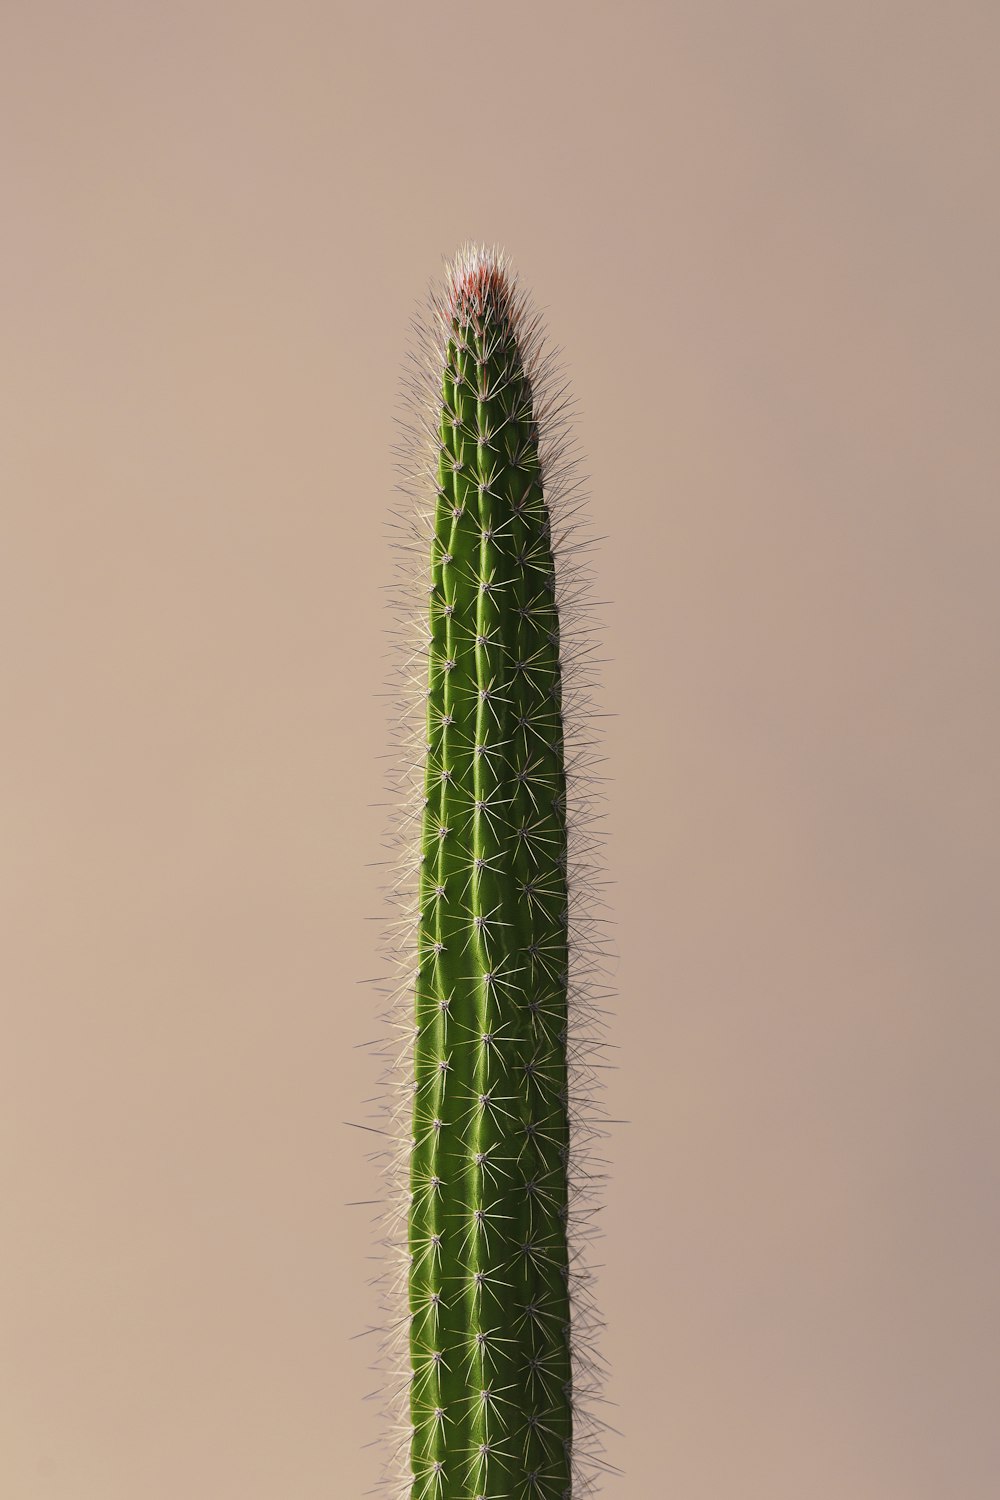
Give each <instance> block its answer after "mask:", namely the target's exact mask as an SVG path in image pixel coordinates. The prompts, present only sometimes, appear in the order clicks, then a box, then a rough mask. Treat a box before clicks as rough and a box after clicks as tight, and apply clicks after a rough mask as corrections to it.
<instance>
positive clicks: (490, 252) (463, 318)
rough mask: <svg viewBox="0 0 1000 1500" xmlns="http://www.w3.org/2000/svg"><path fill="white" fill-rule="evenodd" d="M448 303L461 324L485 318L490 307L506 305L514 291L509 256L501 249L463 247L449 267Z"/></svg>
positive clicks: (473, 245)
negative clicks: (484, 315) (512, 290)
mask: <svg viewBox="0 0 1000 1500" xmlns="http://www.w3.org/2000/svg"><path fill="white" fill-rule="evenodd" d="M447 286H448V304H449V312H450V313H451V316H452V318H457V319H458V320H459V321H460V322H462V323H464V322H467V321H468V320H469V319H476V318H481V317H482V316H483V314H484V312H485V311H486V309H487V308H488V307H489V306H492V307H494V308H496V307H498V306H499V305H502V304H503V303H505V302H506V301H507V300H508V298H509V295H510V292H511V289H512V277H511V273H510V266H509V262H508V259H507V256H506V254H505V253H504V251H503V250H501V249H500V248H499V247H497V246H492V247H487V246H486V245H477V244H472V243H470V244H467V245H463V246H462V249H461V250H460V251H459V253H458V255H457V256H456V257H455V259H454V261H452V263H451V264H450V265H449V267H448V276H447Z"/></svg>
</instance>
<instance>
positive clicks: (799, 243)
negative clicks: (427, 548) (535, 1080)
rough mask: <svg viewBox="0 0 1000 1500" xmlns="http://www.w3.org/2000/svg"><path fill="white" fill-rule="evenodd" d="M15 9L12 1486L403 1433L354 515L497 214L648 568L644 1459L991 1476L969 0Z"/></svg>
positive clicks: (8, 416)
mask: <svg viewBox="0 0 1000 1500" xmlns="http://www.w3.org/2000/svg"><path fill="white" fill-rule="evenodd" d="M0 32H2V43H3V45H2V52H3V55H4V60H3V64H2V69H3V80H2V90H0V94H2V106H0V107H2V112H3V120H2V126H0V151H2V156H3V168H2V193H3V208H4V221H5V223H4V229H3V234H2V241H0V244H2V249H0V256H2V263H3V299H4V303H3V317H2V347H3V359H2V365H3V381H4V390H3V394H2V404H0V420H2V424H3V429H4V431H3V440H2V445H0V451H2V455H3V456H2V460H0V463H2V468H3V482H2V494H3V499H2V507H3V527H2V530H3V543H2V549H0V550H2V564H0V567H2V571H3V579H2V587H0V597H2V609H3V623H2V627H0V642H2V645H0V665H2V724H3V732H2V747H3V748H2V761H3V767H4V770H3V790H2V819H3V824H2V845H0V848H2V853H0V875H2V887H3V890H2V899H3V935H2V944H0V967H2V981H3V983H2V994H3V1000H2V1005H3V1022H2V1038H3V1042H2V1055H0V1122H2V1123H0V1171H2V1181H0V1245H2V1249H0V1261H2V1272H0V1493H2V1495H3V1496H4V1497H8V1496H9V1497H10V1500H279V1497H280V1500H289V1497H294V1500H319V1497H340V1496H342V1495H345V1496H346V1495H360V1494H361V1493H362V1492H363V1491H364V1490H365V1489H367V1488H368V1487H369V1486H370V1484H371V1483H372V1482H373V1480H374V1478H375V1475H376V1458H375V1453H374V1451H373V1450H371V1449H366V1448H365V1447H363V1444H364V1443H366V1442H367V1441H369V1440H370V1439H371V1438H372V1437H373V1436H374V1433H375V1428H374V1422H373V1410H372V1406H371V1404H369V1405H365V1404H364V1403H363V1402H362V1399H361V1397H362V1394H363V1392H364V1391H365V1390H366V1389H367V1388H368V1386H369V1383H370V1381H369V1376H368V1373H367V1368H366V1359H367V1352H368V1351H367V1348H366V1343H365V1341H364V1340H361V1341H358V1342H353V1343H352V1342H349V1341H348V1339H349V1335H350V1334H352V1333H353V1332H355V1331H356V1330H357V1329H358V1327H359V1326H363V1325H364V1323H365V1321H366V1320H367V1318H369V1317H370V1316H371V1315H372V1310H373V1309H372V1302H371V1299H370V1297H369V1293H368V1291H367V1288H366V1285H365V1277H366V1276H367V1275H368V1273H369V1271H370V1269H371V1267H370V1262H369V1261H368V1260H367V1259H366V1257H367V1256H368V1254H369V1252H370V1248H371V1242H370V1231H369V1226H368V1223H367V1220H366V1218H365V1214H366V1212H367V1211H366V1210H364V1209H353V1210H347V1209H345V1208H344V1207H343V1204H344V1202H345V1200H350V1199H357V1198H365V1197H370V1196H371V1195H372V1190H373V1187H374V1180H373V1177H372V1173H371V1170H370V1168H369V1166H368V1164H367V1162H366V1160H365V1155H364V1152H365V1147H366V1144H367V1143H366V1139H365V1138H364V1137H363V1136H361V1135H359V1134H358V1133H357V1132H354V1131H351V1130H350V1129H349V1128H347V1127H345V1126H343V1125H342V1121H344V1120H345V1119H351V1118H358V1117H359V1116H360V1115H363V1112H364V1109H365V1104H364V1099H365V1097H366V1095H367V1094H368V1093H369V1092H370V1091H371V1084H372V1074H371V1072H370V1071H367V1069H368V1064H367V1063H366V1060H365V1054H364V1053H363V1052H358V1051H356V1050H354V1049H355V1047H356V1045H357V1044H358V1043H360V1042H362V1041H364V1040H365V1039H366V1037H368V1036H369V1035H370V1034H371V1032H372V1029H373V1022H372V1012H373V1008H374V997H373V995H372V993H371V990H370V989H369V988H367V987H365V986H363V985H360V984H359V983H358V981H359V980H360V979H363V978H364V977H366V976H368V975H370V974H373V973H375V972H377V969H378V959H377V954H376V928H375V927H374V926H373V925H372V924H371V923H370V922H366V920H365V919H366V917H369V916H372V915H377V914H378V912H379V910H380V907H379V902H378V897H377V889H376V881H377V872H376V871H375V870H373V869H372V868H369V867H368V862H369V861H372V860H374V859H377V858H379V857H380V852H381V851H380V845H379V836H380V831H381V828H382V819H383V813H382V811H381V810H380V809H379V808H377V807H373V806H371V804H373V803H376V802H377V801H378V800H379V798H380V796H381V779H380V778H381V769H380V763H379V761H378V757H379V755H380V754H381V753H382V752H383V751H384V749H385V742H386V731H385V722H384V718H383V707H382V704H381V702H380V701H379V700H378V699H377V698H376V697H375V692H376V689H377V679H378V677H379V676H380V674H381V673H382V671H383V668H384V662H383V655H382V653H383V643H382V641H381V638H380V636H379V629H380V626H381V624H382V623H383V619H384V617H383V596H382V593H381V588H382V585H383V583H384V582H385V581H386V579H387V577H388V570H389V553H388V550H387V546H386V542H385V535H384V532H383V529H382V525H383V520H384V516H385V511H386V508H387V505H388V504H389V499H390V490H391V484H392V469H391V454H390V444H391V442H392V426H391V416H392V407H393V402H394V399H395V391H396V380H397V373H398V370H399V365H400V360H401V356H402V348H403V343H404V338H405V332H406V327H407V322H408V319H409V317H410V314H411V311H412V308H413V306H414V304H415V302H416V300H417V299H418V298H419V297H420V296H421V295H422V293H423V290H424V287H425V285H426V282H427V279H428V278H429V277H430V276H431V275H432V274H434V273H435V272H436V271H437V270H438V268H439V266H440V261H441V257H442V255H445V254H449V253H451V252H452V251H453V250H454V248H455V247H456V245H457V244H458V242H459V241H460V240H461V239H463V238H464V237H465V236H466V235H473V236H476V237H479V238H485V239H498V240H501V241H503V242H504V243H505V244H506V245H507V247H508V249H509V250H510V252H511V253H512V255H513V256H514V257H515V260H516V261H517V264H518V265H519V267H520V270H521V272H522V274H523V275H524V277H525V278H526V280H527V281H528V282H529V283H530V284H531V286H532V288H533V289H534V292H535V293H536V295H537V297H538V299H539V301H540V302H541V303H542V304H543V305H544V306H545V307H546V308H547V309H548V315H549V326H550V331H551V334H552V337H553V339H554V340H555V341H556V342H557V343H559V344H561V345H562V346H563V348H564V350H565V352H566V356H567V359H568V361H569V365H570V369H571V371H572V375H573V381H574V386H575V390H576V394H577V396H578V398H579V401H580V404H581V408H582V425H581V429H580V432H581V438H582V441H583V444H584V446H585V448H586V451H587V456H588V467H589V471H590V473H591V476H592V490H593V501H592V515H593V518H594V521H595V523H596V525H597V528H598V529H599V530H600V531H601V532H603V533H606V535H607V540H606V542H605V543H604V545H603V548H602V552H601V561H600V567H601V591H602V593H603V594H604V595H606V596H607V597H609V598H611V599H612V600H614V601H615V602H614V605H613V608H612V609H611V610H610V611H609V617H610V624H609V630H608V654H609V656H610V657H611V658H612V660H611V662H610V663H609V665H608V667H607V669H606V679H607V685H606V707H607V709H608V710H609V712H613V713H614V714H615V715H617V717H616V718H613V719H612V720H610V721H609V725H608V733H607V753H608V755H609V757H610V768H611V770H612V771H613V774H614V778H615V780H614V784H613V788H612V797H611V820H610V829H611V839H610V844H609V860H610V864H611V873H612V874H613V876H614V877H615V879H616V880H617V886H616V893H615V901H616V914H617V918H618V930H617V945H618V948H619V950H620V953H621V961H620V965H619V970H618V984H619V987H620V998H619V1001H618V1006H617V1010H618V1021H617V1036H616V1041H617V1043H618V1044H619V1045H620V1053H619V1063H620V1068H619V1071H618V1072H617V1073H616V1075H615V1076H614V1077H613V1079H612V1083H611V1091H610V1095H609V1099H608V1103H609V1107H610V1109H611V1111H612V1113H614V1114H619V1115H627V1116H628V1117H629V1118H630V1120H631V1121H632V1123H631V1124H630V1125H629V1126H627V1127H623V1128H622V1129H620V1130H618V1131H617V1133H616V1136H615V1140H614V1143H613V1153H614V1159H615V1172H614V1180H613V1183H612V1185H611V1188H610V1192H609V1200H608V1210H607V1215H606V1225H607V1239H606V1242H605V1246H604V1252H605V1253H604V1259H605V1262H606V1270H605V1271H604V1272H603V1275H602V1291H601V1295H602V1300H603V1305H604V1307H605V1309H606V1312H607V1317H608V1320H609V1324H610V1328H609V1333H608V1337H607V1342H606V1350H607V1353H608V1356H609V1358H610V1359H611V1361H612V1364H613V1369H614V1378H613V1382H612V1385H611V1388H610V1391H609V1395H610V1397H611V1398H612V1399H613V1400H614V1401H615V1402H617V1403H618V1409H617V1411H614V1412H612V1419H613V1420H614V1421H616V1422H617V1423H619V1424H620V1425H621V1426H622V1427H623V1429H624V1430H625V1432H626V1439H625V1440H624V1441H616V1443H615V1446H614V1450H613V1453H612V1457H613V1458H614V1459H615V1460H616V1461H617V1462H619V1463H621V1464H623V1465H624V1466H625V1468H626V1471H627V1477H626V1479H624V1480H622V1481H616V1482H615V1483H613V1484H609V1486H608V1491H607V1493H608V1494H609V1495H612V1494H614V1495H615V1496H620V1497H621V1500H625V1497H626V1496H628V1497H630V1500H639V1497H643V1500H658V1497H659V1496H661V1495H662V1496H668V1497H671V1500H674V1497H677V1500H723V1497H726V1500H728V1497H733V1500H737V1497H738V1500H804V1497H808V1500H992V1497H993V1496H995V1495H996V1494H997V1493H998V1491H1000V1425H998V1423H997V1420H996V1407H997V1391H998V1380H1000V1282H998V1277H997V1264H998V1259H1000V1192H998V1183H997V1158H998V1144H1000V1129H998V1127H1000V1089H998V1084H1000V1077H998V1074H1000V1066H998V1057H1000V1022H998V1007H997V995H998V983H997V981H998V977H1000V975H998V969H1000V965H998V960H997V919H996V899H997V892H998V889H1000V869H998V852H997V851H998V835H1000V818H998V810H1000V809H998V798H997V793H996V777H997V763H998V753H1000V701H998V691H997V677H998V673H997V667H998V659H997V640H998V634H997V632H998V625H1000V618H998V615H1000V607H998V599H997V595H998V589H997V567H998V552H997V549H998V543H1000V520H998V504H997V479H998V471H1000V463H998V458H1000V454H998V446H1000V445H998V429H997V417H996V412H997V398H998V380H997V375H998V370H997V350H998V335H1000V327H998V299H997V295H996V283H997V265H998V259H1000V215H998V211H997V206H996V205H997V194H996V178H995V165H996V149H997V139H998V137H997V126H998V123H1000V120H998V107H997V92H996V73H997V55H998V53H997V48H998V44H1000V12H998V11H997V8H996V6H995V5H994V4H992V3H990V0H982V3H978V4H976V3H971V0H957V3H954V4H950V5H943V4H927V3H917V0H913V3H902V0H900V3H892V0H841V3H837V4H834V3H827V0H813V3H807V0H800V3H793V0H785V3H779V0H752V3H746V4H743V3H739V0H728V3H720V0H689V3H676V0H663V3H654V0H650V3H648V4H647V3H639V0H633V3H630V4H629V3H622V0H617V3H615V4H611V3H608V4H604V5H602V4H593V3H591V4H572V5H571V4H566V3H559V4H555V3H546V0H534V3H531V4H526V3H522V0H516V3H511V0H506V3H504V4H502V5H492V6H486V5H482V4H478V3H472V0H466V3H464V4H429V3H411V4H408V5H404V4H401V3H396V4H385V3H369V4H360V3H359V4H356V5H347V4H343V3H340V4H338V3H336V0H283V3H281V4H279V3H277V0H227V3H220V0H207V3H206V0H187V3H170V0H117V3H112V0H90V3H87V4H81V3H75V0H61V3H58V0H30V3H29V0H6V4H5V5H4V6H3V9H2V22H0Z"/></svg>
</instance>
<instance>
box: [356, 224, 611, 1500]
mask: <svg viewBox="0 0 1000 1500" xmlns="http://www.w3.org/2000/svg"><path fill="white" fill-rule="evenodd" d="M405 395H406V409H407V413H408V415H407V417H406V418H405V419H404V429H405V436H404V442H403V444H402V447H401V450H400V451H401V465H400V467H401V474H402V478H401V483H400V489H401V490H402V492H403V493H404V495H405V496H406V503H405V506H404V507H402V508H400V509H399V510H398V511H397V512H395V513H394V523H393V540H394V543H395V544H396V546H397V547H398V549H399V576H398V578H397V580H396V582H395V584H394V587H393V605H394V611H395V621H396V623H395V624H394V626H393V627H392V632H391V633H392V634H393V637H394V643H395V646H396V649H397V652H398V655H397V658H396V671H395V674H394V677H393V688H394V696H395V698H396V700H398V702H397V706H398V714H397V715H396V717H395V718H394V721H393V723H394V730H395V736H396V741H397V746H398V749H399V751H400V756H399V760H398V765H397V770H396V772H395V774H394V776H393V778H392V785H391V790H392V793H393V805H394V807H395V809H396V816H395V818H394V821H393V826H392V829H391V832H390V842H391V846H392V849H393V853H394V856H395V858H394V861H393V877H392V880H391V882H390V883H389V885H388V886H387V887H386V888H385V889H386V892H387V894H388V895H389V896H390V897H391V899H392V901H393V903H394V905H395V907H396V909H397V915H396V917H395V918H394V919H393V920H391V921H390V922H389V923H388V924H387V929H386V933H387V935H386V942H385V951H386V954H387V957H389V958H390V959H391V960H392V963H393V968H394V972H393V975H392V978H391V980H390V981H389V984H388V985H387V986H386V988H388V989H389V992H390V1004H389V1009H388V1011H387V1012H386V1017H385V1019H386V1021H387V1023H388V1030H387V1038H386V1039H384V1040H383V1042H382V1044H381V1045H380V1048H379V1050H380V1053H381V1055H382V1057H383V1058H384V1060H385V1064H386V1070H385V1076H384V1083H385V1085H386V1094H385V1099H384V1109H383V1116H382V1124H381V1128H382V1129H384V1130H385V1131H386V1132H387V1134H388V1136H389V1138H390V1140H391V1141H392V1142H393V1145H392V1147H391V1148H390V1149H387V1150H385V1151H381V1152H377V1153H375V1155H376V1157H378V1158H379V1159H380V1164H381V1166H382V1167H383V1168H384V1170H385V1172H386V1175H387V1178H388V1184H389V1193H388V1195H387V1201H386V1204H385V1205H384V1212H383V1213H382V1215H381V1216H380V1225H381V1243H382V1245H383V1246H384V1248H385V1249H386V1250H387V1251H388V1252H389V1259H388V1264H387V1265H386V1267H385V1268H384V1269H383V1271H382V1272H381V1273H380V1275H379V1276H378V1277H377V1278H376V1281H377V1284H378V1285H379V1287H380V1291H381V1294H382V1302H383V1307H384V1312H385V1324H384V1326H383V1330H382V1331H383V1334H384V1338H383V1344H382V1349H381V1353H380V1356H379V1360H378V1368H379V1369H380V1370H381V1371H382V1372H383V1374H384V1376H385V1378H386V1380H387V1384H388V1389H387V1392H386V1394H387V1397H388V1401H387V1407H388V1411H387V1419H388V1421H389V1422H390V1423H391V1424H392V1426H393V1429H394V1432H393V1436H392V1439H391V1444H392V1450H393V1451H392V1453H391V1455H390V1457H389V1461H388V1463H387V1467H386V1473H385V1477H384V1481H383V1482H384V1486H385V1487H386V1488H387V1489H389V1490H390V1492H392V1493H394V1494H398V1495H399V1496H400V1497H406V1500H566V1497H570V1496H573V1497H578V1496H583V1495H585V1494H590V1493H593V1492H594V1490H595V1489H596V1487H597V1482H598V1480H599V1478H600V1477H601V1475H602V1474H604V1473H606V1472H608V1470H609V1468H610V1465H608V1464H607V1462H606V1461H605V1459H604V1457H603V1436H604V1433H605V1431H606V1424H605V1423H604V1422H603V1420H602V1419H601V1418H600V1416H599V1415H598V1411H597V1407H598V1406H599V1405H600V1404H601V1401H602V1397H601V1391H602V1385H603V1368H602V1363H601V1359H600V1355H599V1352H598V1349H597V1347H596V1341H597V1334H598V1332H599V1326H600V1324H599V1318H598V1316H597V1313H596V1310H595V1307H594V1303H593V1299H592V1285H591V1283H592V1277H593V1271H592V1267H591V1264H590V1261H589V1258H588V1252H589V1249H590V1244H591V1242H592V1240H593V1238H594V1236H595V1234H596V1232H597V1230H596V1224H595V1216H596V1214H597V1212H598V1210H599V1207H600V1204H599V1199H598V1195H599V1190H600V1185H601V1181H602V1174H603V1165H604V1164H603V1162H602V1160H601V1159H600V1157H599V1155H598V1154H597V1152H598V1150H599V1142H600V1141H601V1139H602V1138H603V1136H604V1134H605V1130H604V1121H603V1116H602V1111H601V1109H600V1106H599V1104H598V1103H597V1097H596V1096H597V1093H598V1081H597V1080H598V1071H599V1069H600V1067H601V1063H602V1049H603V1047H604V1045H605V1043H604V1040H603V1028H604V1010H603V1005H604V1002H605V1000H606V999H607V996H608V994H609V986H608V973H607V965H608V953H609V950H608V945H607V942H606V939H605V937H604V932H605V919H604V918H603V917H602V916H601V910H602V908H603V904H604V903H603V901H602V899H601V888H602V884H603V882H602V879H601V870H600V860H599V854H600V846H601V840H602V834H601V829H600V821H601V817H602V811H601V808H602V794H601V778H600V777H599V775H598V770H597V768H598V764H599V743H598V737H597V734H596V726H595V709H594V707H593V694H594V689H595V687H596V686H597V671H598V666H599V662H598V658H597V651H598V648H599V642H600V622H599V621H598V620H597V619H596V618H595V616H594V607H593V604H592V602H591V599H590V586H591V585H590V575H589V568H588V562H587V553H588V551H589V549H590V547H591V546H592V544H593V539H592V538H591V537H590V536H589V534H588V530H587V525H586V522H585V520H584V518H583V516H582V506H583V493H582V481H581V478H580V476H579V473H578V469H577V462H576V458H575V453H574V449H573V442H572V435H571V430H570V421H571V410H570V407H569V403H568V399H567V395H566V387H565V382H564V380H563V378H562V375H561V373H560V371H559V369H558V366H557V363H556V361H555V358H554V356H553V355H552V354H551V352H549V351H547V349H546V347H545V342H544V335H543V331H542V325H541V320H540V318H539V315H538V314H537V312H536V311H535V310H534V309H533V307H532V306H531V303H530V300H529V298H528V296H527V294H526V293H525V292H524V291H523V290H522V289H521V288H520V287H519V285H518V283H517V280H516V277H515V276H514V274H513V271H512V269H511V266H510V264H509V262H508V260H507V258H506V256H505V255H504V254H503V253H502V252H501V251H498V250H495V249H486V248H485V247H481V246H466V247H464V248H463V249H462V251H461V252H460V253H459V255H458V256H457V257H456V259H455V260H454V262H452V263H451V264H450V265H449V266H448V267H447V270H446V274H445V277H444V281H443V284H442V285H439V286H435V287H434V288H433V289H432V291H431V294H430V298H429V305H428V310H427V314H426V315H425V316H423V317H421V318H420V319H418V320H417V322H416V324H415V339H414V343H413V346H412V349H411V359H410V362H409V365H408V372H407V377H406V380H405ZM386 1117H388V1118H386Z"/></svg>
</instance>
